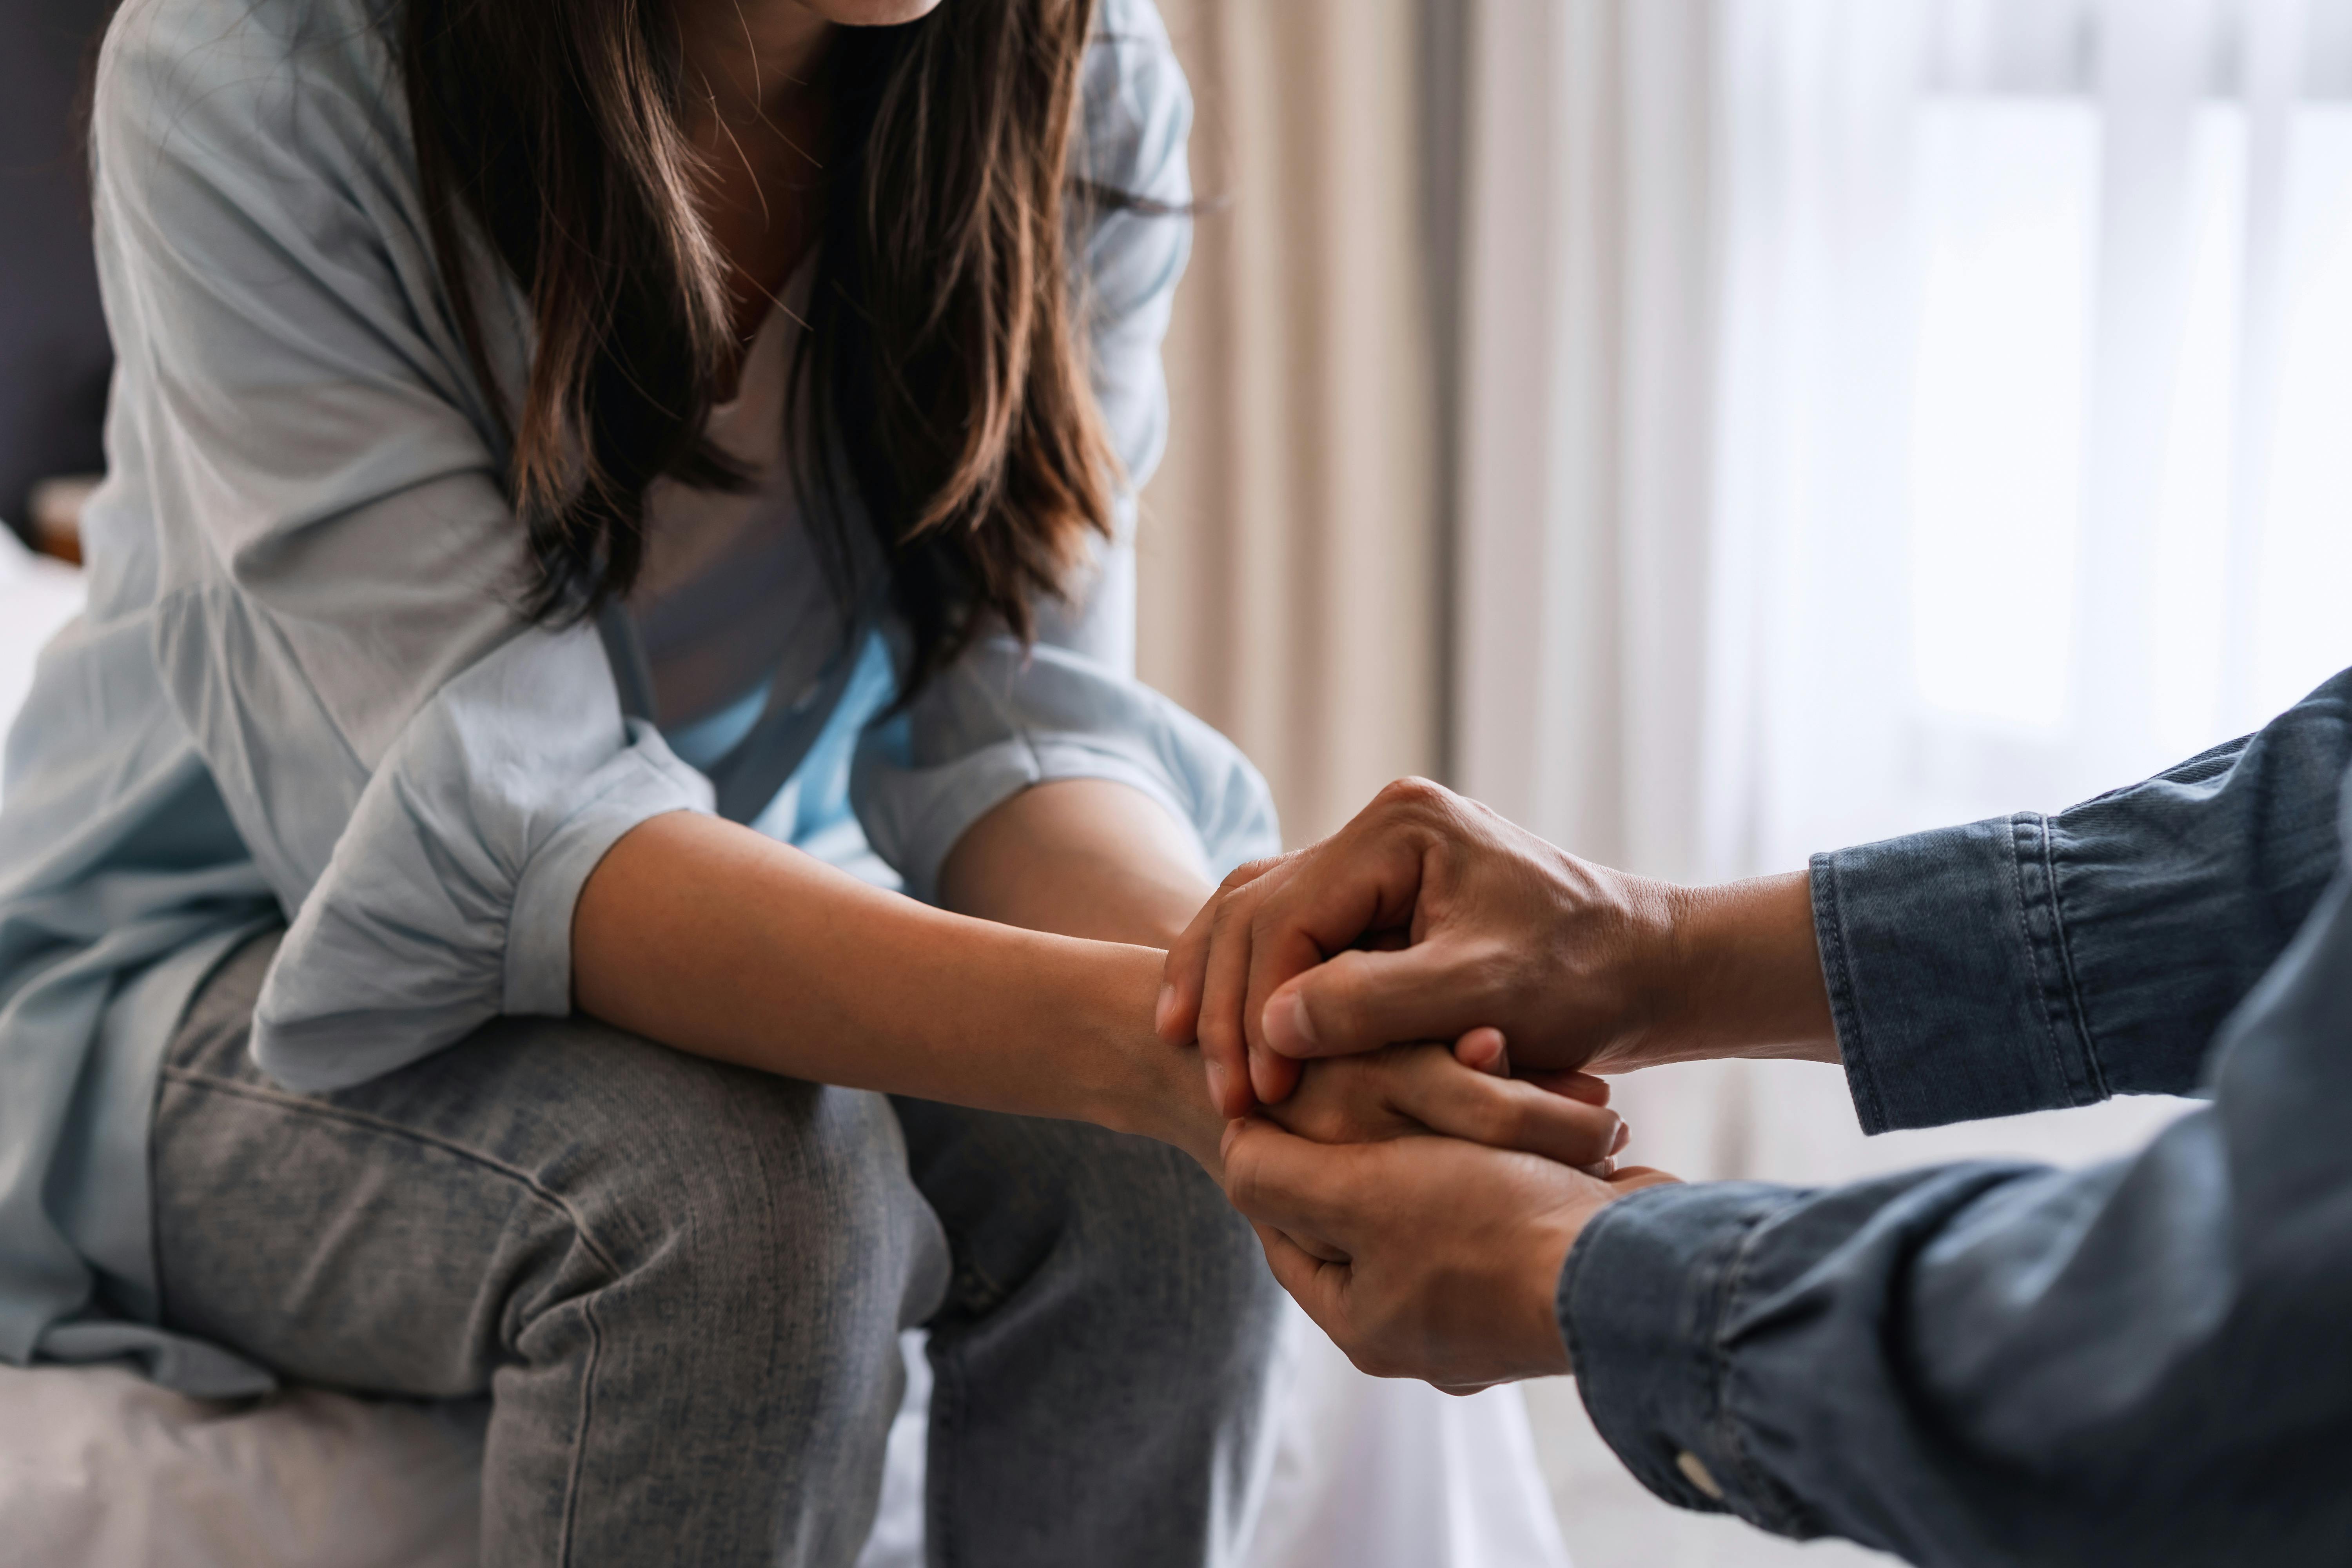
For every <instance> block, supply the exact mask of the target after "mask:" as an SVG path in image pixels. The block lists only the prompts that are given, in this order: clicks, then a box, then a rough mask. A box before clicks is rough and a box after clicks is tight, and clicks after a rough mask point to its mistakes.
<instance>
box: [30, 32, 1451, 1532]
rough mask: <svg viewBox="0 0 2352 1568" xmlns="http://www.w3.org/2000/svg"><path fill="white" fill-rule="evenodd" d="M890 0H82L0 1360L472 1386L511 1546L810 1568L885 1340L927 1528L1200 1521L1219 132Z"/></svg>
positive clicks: (1090, 57) (1215, 1474)
mask: <svg viewBox="0 0 2352 1568" xmlns="http://www.w3.org/2000/svg"><path fill="white" fill-rule="evenodd" d="M933 5H934V0H128V3H127V4H126V5H125V6H124V7H123V9H122V10H121V13H120V14H119V15H118V16H117V17H116V19H115V21H114V24H113V26H112V27H111V29H110V34H109V37H108V39H107V43H106V46H105V48H104V50H103V52H102V54H101V57H100V66H99V72H98V77H97V87H96V96H95V100H94V113H93V143H94V157H95V171H96V216H97V225H98V246H99V252H100V263H101V270H102V274H103V279H104V284H105V289H106V298H107V304H108V310H109V315H110V323H111V326H112V330H113V332H114V335H115V342H116V347H117V351H118V355H119V362H120V368H119V371H118V374H117V381H116V386H115V392H114V400H113V405H112V411H111V415H110V435H109V441H110V477H109V479H108V482H107V484H106V486H105V487H104V489H102V490H101V491H100V494H99V495H98V496H97V498H96V499H95V500H93V501H92V502H91V503H90V507H89V512H88V515H87V519H86V532H87V536H88V550H89V559H90V562H91V582H90V596H89V613H88V614H87V615H86V616H84V617H83V618H82V620H80V621H79V622H78V623H76V624H75V625H74V626H71V627H69V628H68V631H67V632H66V633H65V634H63V635H62V636H61V637H60V638H59V639H58V641H57V642H56V643H55V644H54V645H53V646H52V647H51V648H50V649H49V651H48V652H47V655H46V656H45V658H44V662H43V664H42V667H41V670H40V675H39V679H38V681H37V687H36V689H35V691H34V693H33V696H32V698H31V700H30V701H29V702H28V704H27V706H26V710H25V711H24V715H23V717H22V719H21V721H19V723H18V725H17V726H16V730H15V731H14V733H13V735H12V737H11V742H10V750H9V756H8V763H9V771H8V778H7V795H6V805H5V811H0V1073H5V1095H0V1356H5V1358H6V1359H8V1360H11V1361H15V1362H18V1363H23V1362H26V1361H30V1360H33V1359H36V1358H47V1359H53V1360H63V1361H89V1360H99V1359H106V1358H110V1357H117V1356H123V1355H131V1356H137V1357H140V1358H142V1359H143V1361H144V1363H145V1364H146V1365H147V1367H148V1369H149V1370H150V1371H151V1373H153V1375H155V1376H157V1377H158V1378H160V1379H162V1380H163V1381H165V1382H167V1383H170V1384H174V1385H176V1386H178V1387H181V1388H184V1389H188V1390H191V1391H193V1392H196V1393H201V1394H218V1395H236V1394H253V1393H257V1392H260V1391H262V1390H265V1389H267V1388H268V1387H269V1386H270V1385H271V1384H272V1383H273V1381H274V1380H275V1379H278V1378H281V1377H282V1378H294V1379H302V1380H310V1381H316V1382H324V1383H328V1384H337V1385H341V1386H344V1387H348V1388H354V1389H359V1390H364V1391H374V1392H381V1393H388V1394H401V1395H408V1396H420V1397H436V1398H445V1397H467V1396H477V1395H488V1397H489V1398H490V1400H491V1401H492V1413H491V1416H490V1424H489V1435H488V1458H487V1461H486V1472H485V1476H484V1514H483V1517H484V1525H483V1530H484V1535H483V1544H484V1553H485V1558H486V1560H487V1561H488V1562H492V1563H522V1562H530V1563H539V1562H561V1563H575V1562H576V1563H586V1562H592V1561H593V1562H617V1563H650V1562H677V1563H697V1564H706V1563H713V1564H715V1563H753V1562H788V1563H844V1562H846V1561H847V1560H848V1559H849V1558H850V1557H851V1556H852V1555H853V1554H854V1553H855V1552H856V1550H857V1547H858V1545H859V1542H861V1541H862V1539H863V1537H864V1534H865V1531H866V1524H867V1521H868V1520H869V1518H870V1517H871V1513H872V1509H873V1504H874V1499H875V1493H876V1489H877V1485H878V1475H879V1457H880V1453H881V1447H882V1443H883V1439H884V1436H885V1433H886V1431H887V1427H888V1425H889V1422H890V1418H891V1416H892V1414H893V1413H894V1411H895V1409H896V1406H897V1404H898V1395H899V1388H900V1373H899V1363H898V1351H897V1338H896V1336H897V1332H898V1330H899V1328H900V1327H901V1326H902V1325H908V1324H913V1323H918V1322H926V1323H928V1324H929V1326H930V1329H931V1336H930V1341H929V1344H930V1354H931V1358H932V1361H933V1363H934V1366H935V1368H936V1372H937V1382H936V1390H937V1392H936V1394H935V1398H934V1404H933V1411H932V1420H931V1439H930V1464H929V1487H930V1498H931V1501H930V1507H929V1527H930V1532H931V1544H930V1551H931V1553H932V1560H933V1561H934V1562H941V1563H945V1562H954V1563H1005V1564H1021V1565H1023V1568H1039V1565H1045V1564H1055V1563H1070V1564H1079V1563H1084V1564H1099V1563H1109V1562H1118V1563H1145V1564H1148V1563H1170V1564H1176V1563H1206V1562H1212V1561H1224V1560H1226V1559H1227V1558H1228V1557H1229V1556H1230V1553H1231V1551H1232V1549H1233V1545H1234V1541H1235V1539H1236V1535H1237V1532H1238V1531H1240V1530H1241V1529H1242V1528H1243V1527H1244V1523H1245V1521H1246V1520H1247V1519H1248V1517H1249V1514H1250V1510H1251V1508H1252V1506H1253V1499H1254V1498H1255V1483H1256V1480H1257V1479H1258V1477H1259V1475H1260V1472H1261V1469H1262V1466H1261V1463H1260V1461H1261V1459H1262V1458H1263V1456H1264V1453H1265V1445H1264V1442H1263V1437H1264V1433H1265V1424H1264V1422H1263V1421H1262V1420H1261V1419H1260V1407H1261V1405H1262V1400H1263V1395H1264V1392H1265V1383H1266V1368H1267V1361H1268V1354H1269V1348H1270V1341H1271V1336H1272V1326H1273V1324H1274V1322H1275V1318H1274V1315H1273V1314H1274V1303H1275V1296H1274V1293H1273V1290H1272V1289H1271V1284H1270V1281H1268V1280H1267V1279H1266V1278H1265V1273H1264V1271H1263V1269H1262V1268H1261V1267H1260V1266H1259V1264H1258V1262H1257V1260H1256V1256H1255V1247H1254V1245H1253V1243H1252V1240H1251V1237H1250V1235H1249V1232H1248V1230H1247V1228H1246V1227H1245V1226H1243V1225H1242V1223H1241V1222H1240V1221H1239V1220H1238V1219H1237V1218H1236V1217H1235V1216H1234V1215H1233V1214H1232V1213H1231V1211H1230V1210H1229V1209H1228V1208H1227V1207H1226V1206H1225V1205H1224V1204H1223V1201H1222V1198H1221V1196H1220V1194H1218V1192H1217V1189H1216V1187H1215V1185H1214V1184H1213V1181H1212V1180H1211V1179H1210V1178H1209V1177H1208V1176H1207V1175H1206V1174H1204V1173H1203V1172H1202V1169H1201V1164H1202V1163H1207V1164H1210V1165H1212V1166H1213V1164H1214V1162H1215V1159H1216V1145H1217V1140H1218V1136H1219V1133H1220V1131H1221V1125H1222V1124H1221V1122H1220V1120H1219V1118H1218V1117H1217V1115H1216V1113H1215V1111H1214V1110H1213V1108H1212V1107H1211V1104H1210V1101H1209V1100H1208V1097H1207V1096H1206V1094H1205V1093H1204V1092H1203V1090H1202V1087H1201V1082H1200V1072H1199V1069H1198V1068H1197V1067H1196V1066H1195V1065H1193V1064H1192V1063H1191V1062H1189V1061H1188V1060H1186V1059H1185V1056H1186V1053H1183V1052H1180V1051H1176V1050H1172V1049H1170V1048H1168V1047H1162V1046H1160V1045H1158V1044H1156V1043H1155V1041H1154V1038H1153V1036H1152V1030H1151V1025H1152V1014H1153V1008H1154V1002H1155V996H1156V994H1157V990H1158V986H1159V975H1160V952H1158V951H1157V949H1159V948H1160V947H1163V946H1165V944H1166V942H1167V941H1168V940H1169V939H1170V938H1171V936H1173V935H1174V933H1176V932H1177V931H1180V930H1181V927H1182V926H1183V924H1184V922H1185V921H1186V920H1187V919H1188V918H1189V917H1190V915H1191V914H1192V910H1194V909H1195V908H1197V907H1198V905H1199V904H1200V902H1201V900H1202V898H1203V897H1204V896H1205V894H1206V893H1207V891H1208V889H1209V887H1210V879H1211V875H1212V872H1213V868H1217V867H1219V866H1223V865H1228V864H1231V863H1234V862H1236V861H1239V860H1241V859H1243V858H1245V857H1247V856H1250V855H1252V854H1256V853H1261V852H1263V851H1265V850H1267V849H1270V848H1272V847H1273V846H1274V835H1273V825H1272V820H1271V814H1270V812H1269V810H1268V807H1267V805H1266V800H1265V792H1264V789H1263V787H1262V785H1261V784H1260V783H1259V781H1258V780H1257V778H1256V776H1255V773H1252V772H1251V770H1250V769H1249V767H1248V765H1247V764H1246V763H1244V761H1243V760H1242V759H1241V758H1240V756H1239V755H1238V754H1237V753H1236V752H1234V750H1233V749H1232V748H1231V747H1230V746H1229V745H1227V744H1226V743H1225V742H1223V740H1222V739H1221V738H1219V737H1218V736H1216V735H1214V734H1213V733H1212V732H1211V731H1208V730H1207V729H1205V728H1204V727H1203V726H1202V725H1200V724H1199V723H1198V722H1197V721H1193V720H1192V719H1190V718H1188V717H1187V716H1186V715H1184V714H1182V713H1181V712H1180V711H1179V710H1176V709H1175V708H1173V707H1172V706H1171V705H1170V704H1169V703H1167V702H1166V701H1165V700H1161V699H1160V698H1158V697H1156V696H1154V695H1152V694H1151V693H1150V692H1149V691H1147V690H1145V689H1142V688H1141V687H1139V686H1138V685H1136V684H1135V683H1134V681H1133V680H1132V679H1131V678H1129V675H1128V674H1127V671H1126V668H1125V666H1126V665H1127V663H1128V662H1129V623H1130V620H1131V613H1132V612H1131V606H1132V598H1131V585H1130V577H1129V570H1130V568H1129V561H1130V550H1129V529H1130V527H1131V522H1132V495H1133V488H1134V486H1135V485H1136V484H1137V483H1138V482H1139V480H1140V479H1142V478H1143V477H1144V475H1145V473H1146V472H1147V471H1148V470H1149V469H1150V467H1151V465H1152V464H1153V462H1154V461H1155V460H1156V458H1157V456H1158V451H1159V446H1160V433H1161V424H1162V418H1163V408H1164V397H1163V395H1162V390H1161V386H1160V369H1159V360H1158V354H1159V340H1160V334H1161V331H1162V329H1163V326H1164V324H1165V320H1166V314H1167V308H1168V300H1169V296H1170V292H1171V289H1172V287H1173V285H1174V281H1175V279H1176V276H1177V274H1178V272H1179V271H1180V270H1181V265H1182V260H1183V257H1184V253H1185V247H1186V244H1187V230H1186V220H1185V218H1184V216H1183V214H1184V212H1185V210H1186V208H1187V205H1188V203H1189V198H1190V192H1189V189H1188V184H1187V179H1186V174H1185V163H1184V141H1185V135H1186V129H1187V123H1188V121H1189V116H1190V108H1189V103H1188V100H1187V97H1186V93H1185V89H1184V85H1183V81H1182V79H1181V76H1180V74H1179V72H1178V70H1177V68H1176V67H1175V65H1174V63H1173V61H1172V59H1171V55H1170V52H1169V48H1168V44H1167V40H1166V37H1165V36H1164V34H1163V32H1162V31H1161V29H1160V23H1159V19H1158V17H1157V16H1155V15H1154V14H1153V13H1152V11H1151V10H1150V5H1149V4H1148V0H945V3H944V4H943V5H938V7H937V8H936V9H934V8H933ZM877 881H878V882H882V883H885V884H891V883H895V884H898V886H899V887H902V888H903V889H904V890H905V892H907V893H911V894H913V895H915V897H911V898H910V897H906V896H902V894H901V893H900V892H898V891H892V890H888V889H887V887H882V888H877V887H876V886H874V885H872V884H873V883H875V882H877ZM1482 1081H1484V1080H1482ZM822 1086H833V1087H822ZM877 1091H881V1092H877ZM885 1094H896V1095H900V1096H919V1097H920V1098H919V1099H913V1098H908V1099H900V1100H895V1101H894V1100H888V1099H886V1098H884V1096H885ZM1083 1122H1093V1123H1097V1124H1098V1125H1097V1126H1086V1125H1082V1124H1081V1123H1083ZM1106 1129H1108V1130H1110V1131H1106ZM1132 1133H1142V1134H1148V1135H1150V1136H1149V1137H1148V1138H1145V1137H1134V1136H1126V1135H1123V1134H1132ZM1152 1140H1158V1141H1157V1142H1154V1141H1152ZM1196 1162H1198V1163H1196Z"/></svg>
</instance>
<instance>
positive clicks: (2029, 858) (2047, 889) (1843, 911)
mask: <svg viewBox="0 0 2352 1568" xmlns="http://www.w3.org/2000/svg"><path fill="white" fill-rule="evenodd" d="M1812 894H1813V930H1814V932H1815V934H1816V935H1817V936H1818V937H1819V938H1820V940H1821V948H1822V977H1823V979H1824V980H1826V981H1827V983H1828V985H1829V995H1830V1011H1831V1015H1832V1017H1833V1018H1834V1020H1835V1021H1836V1025H1837V1037H1838V1049H1839V1052H1840V1053H1841V1055H1842V1056H1843V1058H1844V1061H1845V1073H1846V1084H1847V1087H1848V1089H1850V1090H1851V1091H1852V1092H1853V1106H1854V1111H1855V1113H1856V1114H1857V1115H1858V1116H1859V1117H1860V1118H1861V1119H1862V1126H1863V1130H1864V1131H1866V1132H1885V1131H1891V1130H1893V1129H1895V1128H1901V1127H1933V1126H1937V1125H1939V1124H1941V1123H1944V1122H1948V1121H1972V1120H1974V1119H1976V1118H1979V1117H1986V1116H2010V1115H2014V1114H2016V1113H2018V1112H2020V1111H2026V1110H2049V1109H2053V1108H2056V1107H2062V1106H2071V1105H2088V1104H2091V1103H2092V1102H2094V1101H2095V1100H2104V1099H2105V1098H2106V1096H2107V1093H2108V1088H2107V1085H2106V1082H2105V1078H2104V1076H2103V1075H2102V1073H2101V1071H2100V1068H2099V1062H2098V1058H2097V1055H2096V1053H2095V1051H2094V1050H2093V1048H2092V1046H2091V1040H2090V1034H2089V1030H2088V1028H2087V1027H2086V1026H2085V1024H2084V1010H2083V1004H2082V999H2081V995H2080V993H2079V990H2078V988H2077V986H2076V984H2075V981H2074V972H2073V966H2072V963H2071V961H2070V959H2069V957H2068V952H2067V933H2066V931H2065V928H2064V925H2063V921H2062V920H2061V918H2060V914H2059V908H2058V899H2057V894H2056V891H2055V873H2054V870H2053V863H2052V853H2051V834H2050V829H2049V825H2048V824H2047V823H2046V822H2045V821H2044V820H2043V819H2042V816H2040V815H2039V814H2037V813H2033V812H2020V813H2019V814H2018V815H2016V816H2007V817H1995V818H1993V819H1991V820H1990V821H1986V822H1975V823H1970V824H1969V825H1967V826H1961V827H1946V828H1939V829H1937V830H1936V831H1935V832H1932V833H1917V834H1913V835H1911V836H1910V837H1906V838H1894V839H1889V840H1887V841H1885V843H1881V844H1865V845H1863V846H1861V847H1856V848H1852V849H1840V850H1837V851H1835V852H1833V853H1831V854H1826V855H1816V856H1814V857H1813V863H1812Z"/></svg>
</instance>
